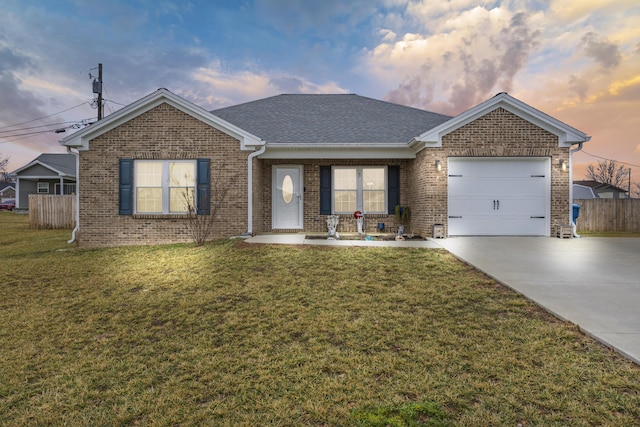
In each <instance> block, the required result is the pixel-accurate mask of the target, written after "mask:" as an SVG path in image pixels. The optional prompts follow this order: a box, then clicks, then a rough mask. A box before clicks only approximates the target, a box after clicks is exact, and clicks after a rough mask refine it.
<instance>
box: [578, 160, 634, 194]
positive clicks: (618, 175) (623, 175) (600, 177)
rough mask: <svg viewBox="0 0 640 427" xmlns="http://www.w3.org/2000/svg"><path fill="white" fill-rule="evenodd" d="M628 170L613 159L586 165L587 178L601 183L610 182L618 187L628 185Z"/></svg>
mask: <svg viewBox="0 0 640 427" xmlns="http://www.w3.org/2000/svg"><path fill="white" fill-rule="evenodd" d="M630 173H631V172H630V170H629V169H628V168H625V167H624V165H620V164H618V162H616V161H615V160H601V161H599V162H598V166H596V167H594V166H593V165H589V166H587V178H589V179H592V180H594V181H598V182H601V183H603V184H611V185H614V186H616V187H619V188H627V187H628V186H629V174H630Z"/></svg>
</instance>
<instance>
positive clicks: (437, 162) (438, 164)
mask: <svg viewBox="0 0 640 427" xmlns="http://www.w3.org/2000/svg"><path fill="white" fill-rule="evenodd" d="M436 170H437V171H438V172H442V163H441V162H440V160H436Z"/></svg>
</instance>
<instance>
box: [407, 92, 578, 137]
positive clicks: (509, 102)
mask: <svg viewBox="0 0 640 427" xmlns="http://www.w3.org/2000/svg"><path fill="white" fill-rule="evenodd" d="M498 108H503V109H505V110H506V111H509V112H510V113H512V114H514V115H516V116H518V117H520V118H521V119H523V120H526V121H528V122H530V123H532V124H534V125H536V126H538V127H540V128H542V129H544V130H546V131H548V132H551V133H553V134H554V135H556V136H558V145H559V146H560V147H570V146H571V145H573V144H577V143H581V142H587V141H589V140H590V139H591V137H590V136H588V135H586V134H585V133H583V132H581V131H579V130H577V129H575V128H573V127H571V126H569V125H567V124H565V123H563V122H561V121H560V120H557V119H555V118H553V117H551V116H549V115H547V114H545V113H543V112H542V111H540V110H537V109H535V108H533V107H531V106H529V105H527V104H525V103H524V102H522V101H520V100H518V99H516V98H513V97H512V96H510V95H508V94H506V93H500V94H498V95H496V96H494V97H493V98H491V99H489V100H487V101H485V102H483V103H481V104H478V105H477V106H475V107H473V108H471V109H469V110H467V111H465V112H463V113H461V114H459V115H458V116H456V117H454V118H452V119H451V120H449V121H447V122H445V123H443V124H441V125H440V126H437V127H435V128H433V129H431V130H429V131H427V132H425V133H423V134H421V135H419V136H417V137H416V138H415V139H414V141H415V142H417V143H423V145H422V146H421V147H420V149H422V148H425V147H428V146H431V147H441V146H442V137H443V136H445V135H447V134H449V133H451V132H453V131H455V130H457V129H459V128H461V127H463V126H465V125H467V124H469V123H471V122H473V121H474V120H476V119H478V118H480V117H482V116H484V115H486V114H489V113H490V112H492V111H494V110H496V109H498Z"/></svg>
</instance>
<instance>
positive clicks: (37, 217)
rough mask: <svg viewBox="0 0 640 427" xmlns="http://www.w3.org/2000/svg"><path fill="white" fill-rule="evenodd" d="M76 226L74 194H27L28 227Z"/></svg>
mask: <svg viewBox="0 0 640 427" xmlns="http://www.w3.org/2000/svg"><path fill="white" fill-rule="evenodd" d="M75 226H76V196H74V195H64V196H61V195H52V194H51V195H49V194H29V228H73V227H75Z"/></svg>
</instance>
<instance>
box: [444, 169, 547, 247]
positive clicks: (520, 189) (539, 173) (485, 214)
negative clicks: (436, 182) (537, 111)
mask: <svg viewBox="0 0 640 427" xmlns="http://www.w3.org/2000/svg"><path fill="white" fill-rule="evenodd" d="M549 174H550V161H549V159H548V158H452V159H449V180H448V183H449V192H448V193H449V234H450V235H548V234H549V232H548V229H549V220H548V215H549V213H548V212H549V200H550V181H549Z"/></svg>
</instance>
